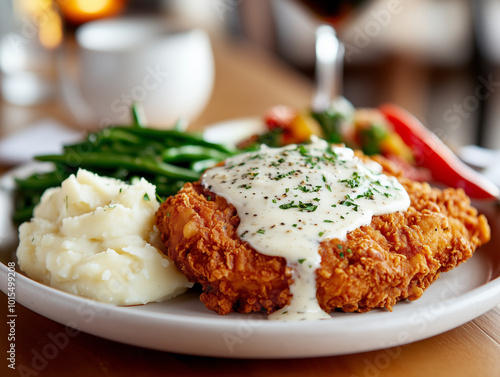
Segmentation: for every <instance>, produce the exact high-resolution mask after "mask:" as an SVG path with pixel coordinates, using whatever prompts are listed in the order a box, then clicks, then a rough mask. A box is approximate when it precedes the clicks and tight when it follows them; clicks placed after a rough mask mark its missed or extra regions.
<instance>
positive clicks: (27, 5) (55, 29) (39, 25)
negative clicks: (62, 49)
mask: <svg viewBox="0 0 500 377" xmlns="http://www.w3.org/2000/svg"><path fill="white" fill-rule="evenodd" d="M14 6H16V7H17V8H16V9H17V11H18V12H19V14H23V15H25V20H24V22H25V23H26V26H25V27H26V28H27V30H28V28H30V27H31V28H33V29H37V31H38V34H37V35H38V39H39V41H40V44H41V45H42V46H43V47H45V48H48V49H54V48H56V47H58V46H59V45H60V44H61V42H62V38H63V36H62V28H63V26H62V20H61V16H60V14H59V13H58V11H57V9H56V8H55V7H54V4H53V1H52V0H18V1H16V2H14ZM30 30H31V29H30ZM28 37H29V35H28Z"/></svg>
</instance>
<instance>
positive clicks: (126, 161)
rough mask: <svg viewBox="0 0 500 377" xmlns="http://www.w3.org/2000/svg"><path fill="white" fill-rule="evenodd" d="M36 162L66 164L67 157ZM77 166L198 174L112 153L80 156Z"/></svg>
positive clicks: (195, 176) (184, 176) (47, 157)
mask: <svg viewBox="0 0 500 377" xmlns="http://www.w3.org/2000/svg"><path fill="white" fill-rule="evenodd" d="M35 159H36V160H38V161H47V162H59V163H66V162H67V161H68V156H67V155H45V156H36V157H35ZM78 165H79V166H81V167H83V168H85V167H101V168H126V169H129V170H131V171H136V172H137V171H139V172H140V171H144V172H147V173H152V174H160V175H165V176H167V177H172V178H179V179H188V180H196V179H198V178H199V174H198V173H196V172H194V171H192V170H190V169H186V168H182V167H179V166H175V165H171V164H167V163H164V162H158V161H154V160H148V159H145V158H141V157H131V156H126V155H116V154H113V153H104V152H95V153H92V154H88V155H85V156H83V155H82V156H80V161H79V162H78Z"/></svg>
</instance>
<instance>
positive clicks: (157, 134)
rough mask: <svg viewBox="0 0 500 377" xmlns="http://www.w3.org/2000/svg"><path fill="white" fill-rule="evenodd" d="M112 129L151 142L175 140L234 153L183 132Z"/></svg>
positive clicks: (120, 127) (125, 128) (128, 128)
mask: <svg viewBox="0 0 500 377" xmlns="http://www.w3.org/2000/svg"><path fill="white" fill-rule="evenodd" d="M114 129H117V130H128V131H130V132H131V133H133V134H135V135H139V136H143V137H148V138H152V139H153V140H158V139H164V140H165V139H169V138H173V139H177V140H180V141H182V142H183V143H184V145H185V144H193V145H201V146H205V147H209V148H213V149H216V150H218V151H221V152H225V153H234V150H232V149H230V148H228V147H226V146H224V145H222V144H216V143H211V142H209V141H206V140H204V139H203V137H202V136H197V135H194V134H190V133H187V132H183V131H177V130H156V129H152V128H131V127H126V126H125V127H124V126H117V127H114Z"/></svg>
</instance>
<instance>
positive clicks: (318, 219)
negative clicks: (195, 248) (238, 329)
mask: <svg viewBox="0 0 500 377" xmlns="http://www.w3.org/2000/svg"><path fill="white" fill-rule="evenodd" d="M381 172H382V167H381V166H380V165H379V164H377V163H375V162H370V163H364V162H362V161H361V160H360V159H359V158H357V157H356V156H355V155H354V152H353V151H352V150H351V149H349V148H345V147H340V146H330V145H329V144H328V143H327V142H326V141H324V140H320V139H315V140H313V143H311V144H308V145H299V146H297V145H289V146H286V147H283V148H268V147H265V146H263V147H262V148H261V149H260V150H259V151H255V152H248V153H243V154H240V155H237V156H235V157H232V158H230V159H228V160H227V161H226V163H225V165H224V166H220V167H215V168H213V169H210V170H208V171H207V172H205V174H204V175H203V177H202V184H203V186H204V187H205V188H208V190H210V191H212V192H213V193H215V194H217V195H219V196H221V197H223V198H225V199H226V200H227V201H228V202H229V203H231V204H233V205H234V206H235V208H236V210H237V212H238V216H239V218H240V220H241V222H240V225H239V227H238V234H239V236H240V238H241V239H242V240H245V241H247V242H248V243H249V244H250V246H252V247H253V248H254V249H255V250H257V251H258V252H260V253H262V254H266V255H271V256H279V257H283V258H285V259H286V261H287V264H288V266H290V267H291V268H292V271H293V283H292V284H291V286H290V292H291V293H292V295H293V297H292V300H291V302H290V304H289V305H287V306H285V307H284V308H282V309H280V310H278V311H276V312H275V313H273V314H271V315H270V316H269V318H270V319H279V320H284V321H296V320H303V319H323V318H330V316H329V314H327V313H325V312H324V311H323V310H322V309H321V308H320V306H319V304H318V301H317V298H316V269H318V268H319V267H320V263H321V257H320V255H319V244H320V243H321V242H322V241H324V240H326V239H332V238H338V239H341V240H342V239H345V238H346V235H347V233H348V232H350V231H352V230H354V229H356V228H358V227H360V226H362V225H369V224H370V222H371V219H372V216H376V215H382V214H387V213H392V212H397V211H405V210H406V209H407V208H408V207H409V205H410V198H409V196H408V194H407V192H406V191H405V189H404V188H403V186H402V185H401V184H400V183H399V182H398V181H397V180H396V178H394V177H388V176H386V175H384V174H382V173H381ZM348 252H350V250H345V251H342V253H348ZM340 257H342V255H340Z"/></svg>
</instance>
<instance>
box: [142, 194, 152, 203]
mask: <svg viewBox="0 0 500 377" xmlns="http://www.w3.org/2000/svg"><path fill="white" fill-rule="evenodd" d="M142 199H143V200H145V201H146V202H149V201H150V200H151V199H149V195H148V193H145V194H144V196H143V197H142Z"/></svg>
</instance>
